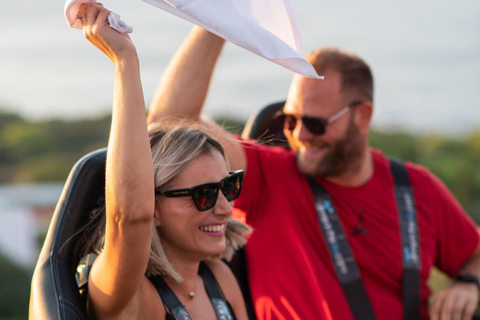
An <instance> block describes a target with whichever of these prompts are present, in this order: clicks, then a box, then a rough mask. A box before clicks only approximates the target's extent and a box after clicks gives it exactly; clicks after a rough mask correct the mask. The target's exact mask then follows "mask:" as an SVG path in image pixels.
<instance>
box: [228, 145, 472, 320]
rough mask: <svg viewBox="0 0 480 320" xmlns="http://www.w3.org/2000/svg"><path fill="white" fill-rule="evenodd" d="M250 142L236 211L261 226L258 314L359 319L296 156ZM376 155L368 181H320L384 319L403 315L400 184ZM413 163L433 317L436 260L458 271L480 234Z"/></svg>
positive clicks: (251, 260) (253, 253) (424, 296)
mask: <svg viewBox="0 0 480 320" xmlns="http://www.w3.org/2000/svg"><path fill="white" fill-rule="evenodd" d="M244 149H245V151H246V154H247V161H248V166H247V175H246V178H245V182H244V187H243V189H242V195H241V196H240V198H239V199H238V200H237V201H236V202H235V210H234V216H236V217H237V218H242V217H243V218H246V221H247V223H249V224H250V225H251V226H253V227H254V229H255V231H254V232H253V234H252V236H251V238H250V239H249V242H248V243H247V247H246V253H247V260H248V262H247V263H248V272H249V282H250V288H251V291H252V298H253V302H254V306H255V309H256V313H257V317H258V320H266V319H272V320H275V319H281V320H284V319H285V320H290V319H293V320H299V319H302V320H309V319H315V320H318V319H342V320H348V319H353V316H352V313H351V311H350V308H349V306H348V302H347V301H346V299H345V295H344V293H343V290H342V287H341V286H340V284H339V282H338V281H337V277H336V273H335V270H334V266H333V264H332V262H331V259H330V256H329V252H328V250H327V247H326V243H325V241H324V239H323V236H322V232H321V230H320V226H319V223H318V220H317V214H316V211H315V208H314V205H313V203H314V201H313V196H312V193H311V191H310V187H309V185H308V183H307V181H306V179H305V177H304V175H303V174H302V173H301V172H299V170H298V168H297V164H296V159H295V155H294V154H293V153H292V152H290V151H286V150H284V149H281V148H278V147H277V148H271V147H266V146H260V145H257V144H246V146H245V147H244ZM371 152H372V154H373V161H374V168H375V169H374V170H375V171H374V174H373V176H372V178H371V179H370V181H369V182H367V183H366V184H365V185H363V186H360V187H344V186H340V185H337V184H334V183H331V182H328V181H325V180H322V179H319V180H318V181H319V182H320V183H321V184H322V185H323V186H324V187H325V188H326V189H327V191H328V192H329V193H330V195H331V197H332V200H333V203H334V205H335V208H336V210H337V213H338V215H339V217H340V220H341V222H342V225H343V228H344V230H345V233H346V234H347V235H348V241H349V243H350V247H351V249H352V252H353V254H354V256H355V259H356V261H357V264H358V267H359V269H360V273H361V277H362V281H363V284H364V286H365V289H366V291H367V294H368V296H369V299H370V301H371V304H372V307H373V310H374V312H375V315H376V317H377V319H389V320H392V319H393V320H395V319H402V320H403V303H402V255H401V242H400V229H399V224H398V213H397V208H396V203H395V195H394V191H393V187H394V181H393V177H392V176H391V174H390V163H389V161H388V159H387V158H386V157H385V156H384V155H383V154H382V153H381V152H379V151H376V150H373V149H372V151H371ZM406 167H407V171H408V174H409V177H410V180H411V183H412V187H413V193H414V197H415V203H416V208H417V215H418V227H419V234H420V254H421V263H422V268H421V314H422V319H428V301H427V300H428V297H429V295H430V293H431V292H430V289H429V288H428V287H427V284H426V281H427V279H428V277H429V272H430V269H431V268H432V267H433V266H437V267H438V268H439V269H441V270H443V271H444V272H445V273H446V274H448V275H450V276H454V275H455V274H456V273H457V272H458V270H459V268H460V267H461V265H462V264H463V263H464V262H465V261H466V260H467V259H468V258H469V257H470V256H471V255H472V254H473V252H474V251H475V249H476V248H477V246H478V243H479V234H478V232H477V228H476V226H475V224H474V223H473V221H472V220H471V219H470V218H469V217H468V216H467V215H466V214H465V212H464V211H463V209H462V208H461V206H460V205H459V204H458V202H457V201H456V200H455V199H454V197H453V196H452V195H451V193H450V192H449V191H448V190H447V188H446V187H445V186H444V184H443V183H442V182H440V181H439V180H438V178H436V177H435V176H433V174H432V173H430V172H429V171H428V170H427V169H425V168H423V167H421V166H418V165H414V164H412V163H406ZM360 216H362V217H360ZM360 221H361V222H360Z"/></svg>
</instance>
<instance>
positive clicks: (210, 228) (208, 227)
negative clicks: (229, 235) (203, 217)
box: [199, 224, 225, 232]
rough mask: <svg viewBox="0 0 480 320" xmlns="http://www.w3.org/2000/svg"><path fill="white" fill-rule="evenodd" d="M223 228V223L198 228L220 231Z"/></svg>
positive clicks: (207, 230) (206, 230)
mask: <svg viewBox="0 0 480 320" xmlns="http://www.w3.org/2000/svg"><path fill="white" fill-rule="evenodd" d="M224 228H225V225H224V224H219V225H215V226H202V227H199V229H200V230H202V231H205V232H220V231H222V230H223V229H224Z"/></svg>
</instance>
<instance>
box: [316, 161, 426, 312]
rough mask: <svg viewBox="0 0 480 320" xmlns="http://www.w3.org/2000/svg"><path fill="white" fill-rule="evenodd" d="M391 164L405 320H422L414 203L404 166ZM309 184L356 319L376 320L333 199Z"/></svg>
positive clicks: (322, 228)
mask: <svg viewBox="0 0 480 320" xmlns="http://www.w3.org/2000/svg"><path fill="white" fill-rule="evenodd" d="M390 164H391V173H392V175H393V178H394V180H395V188H394V189H395V197H396V202H397V209H398V215H399V225H400V234H401V241H402V263H403V300H404V301H403V302H404V310H405V315H404V319H409V320H410V319H411V320H414V319H420V254H419V250H420V249H419V241H418V225H417V217H416V210H415V202H414V198H413V192H412V188H411V185H410V179H409V177H408V174H407V170H406V168H405V166H404V165H403V164H402V163H401V162H399V161H398V160H394V159H390ZM307 180H308V183H309V185H310V188H311V190H312V193H313V197H314V201H315V209H316V210H317V216H318V221H319V225H320V228H321V230H322V234H323V237H324V239H325V242H326V243H327V248H328V251H329V253H330V257H331V259H332V262H333V265H334V267H335V271H336V273H337V278H338V280H339V282H340V283H341V285H342V288H343V292H344V293H345V296H346V298H347V301H348V304H349V305H350V309H351V311H352V313H353V315H354V318H355V319H358V320H360V319H361V320H374V319H375V314H374V312H373V309H372V306H371V304H370V300H369V299H368V295H367V292H366V291H365V287H364V286H363V283H362V279H361V276H360V272H359V270H358V266H357V263H356V261H355V258H354V256H353V254H352V252H351V249H350V245H349V243H348V239H347V237H346V235H345V231H344V230H343V227H342V224H341V221H340V219H339V218H338V215H337V213H336V210H335V207H334V206H333V202H332V199H331V197H330V195H329V194H328V192H327V190H325V188H324V187H323V186H322V185H320V184H319V183H317V182H316V181H315V180H314V179H313V178H310V177H307Z"/></svg>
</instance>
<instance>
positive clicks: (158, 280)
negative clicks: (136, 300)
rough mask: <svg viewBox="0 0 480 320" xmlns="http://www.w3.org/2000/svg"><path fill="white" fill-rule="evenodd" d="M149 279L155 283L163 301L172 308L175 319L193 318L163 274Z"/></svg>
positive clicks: (185, 319) (186, 319) (187, 319)
mask: <svg viewBox="0 0 480 320" xmlns="http://www.w3.org/2000/svg"><path fill="white" fill-rule="evenodd" d="M149 280H150V281H151V282H152V283H153V285H154V287H155V289H157V292H158V294H159V295H160V298H161V299H162V301H163V303H164V304H165V305H166V306H167V308H168V310H170V312H171V313H172V316H173V317H174V318H175V319H182V320H191V319H192V318H191V317H190V315H189V314H188V312H187V309H185V307H184V306H183V304H182V303H181V302H180V300H178V298H177V296H176V295H175V293H174V292H173V291H172V289H170V287H169V286H168V285H167V283H166V282H165V280H163V278H162V277H161V276H153V277H150V278H149Z"/></svg>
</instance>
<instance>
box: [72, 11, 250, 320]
mask: <svg viewBox="0 0 480 320" xmlns="http://www.w3.org/2000/svg"><path fill="white" fill-rule="evenodd" d="M108 14H109V11H108V10H107V9H105V8H104V7H103V6H102V5H101V4H85V5H82V6H81V7H80V12H79V14H78V18H79V19H81V21H82V25H83V30H84V35H85V37H86V38H87V39H88V40H89V41H90V42H91V43H93V44H94V45H95V46H96V47H97V48H99V49H100V50H101V51H102V52H104V53H105V54H106V55H107V56H108V57H109V58H110V59H111V60H112V61H113V63H114V66H115V86H114V102H113V110H112V126H111V132H110V139H109V143H108V152H107V163H106V185H105V208H104V209H105V210H104V211H105V214H104V215H103V210H98V211H97V212H96V214H97V216H98V217H100V219H92V221H96V222H95V224H96V226H95V227H96V228H93V232H91V234H93V235H94V236H93V238H92V239H91V241H90V244H89V245H88V246H87V248H86V250H87V251H96V252H97V253H99V254H98V257H97V258H96V260H95V262H94V263H93V266H92V268H91V271H90V273H89V278H88V309H89V312H90V313H91V314H93V315H94V316H95V317H96V318H97V319H194V320H202V319H205V320H207V319H208V320H212V319H247V315H246V310H245V304H244V301H243V298H242V295H241V292H240V289H239V287H238V284H237V282H236V280H235V278H234V276H233V274H232V273H231V272H230V270H229V269H228V267H227V266H226V265H225V264H224V263H223V262H222V261H220V260H219V259H218V258H221V257H226V258H229V257H231V255H232V252H233V250H234V249H235V248H236V247H238V246H239V245H243V244H244V242H245V240H244V238H243V237H242V235H243V234H244V233H245V232H247V231H249V228H248V227H247V226H246V225H244V224H242V223H239V222H236V221H234V220H232V219H231V218H230V214H231V212H232V205H233V203H232V201H233V200H235V199H236V198H237V197H238V196H239V194H240V190H241V185H242V179H243V172H242V171H237V172H229V171H228V167H227V164H226V162H225V156H224V152H223V149H222V147H221V145H220V144H219V143H218V142H217V141H216V140H214V139H213V138H212V137H211V136H209V135H208V134H207V133H205V132H204V131H203V130H199V129H197V128H194V127H191V126H186V125H182V124H178V123H177V124H170V125H168V126H165V125H164V126H161V125H157V126H156V127H152V128H150V132H149V131H148V130H147V126H146V119H145V107H144V106H145V103H144V100H143V92H142V86H141V82H140V75H139V62H138V58H137V53H136V49H135V47H134V45H133V43H132V41H131V40H130V38H129V36H127V35H124V34H121V33H118V32H117V31H115V30H113V29H111V28H110V27H109V26H108V22H107V17H108ZM103 217H105V218H104V219H103ZM102 219H103V220H102ZM91 230H92V229H91Z"/></svg>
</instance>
